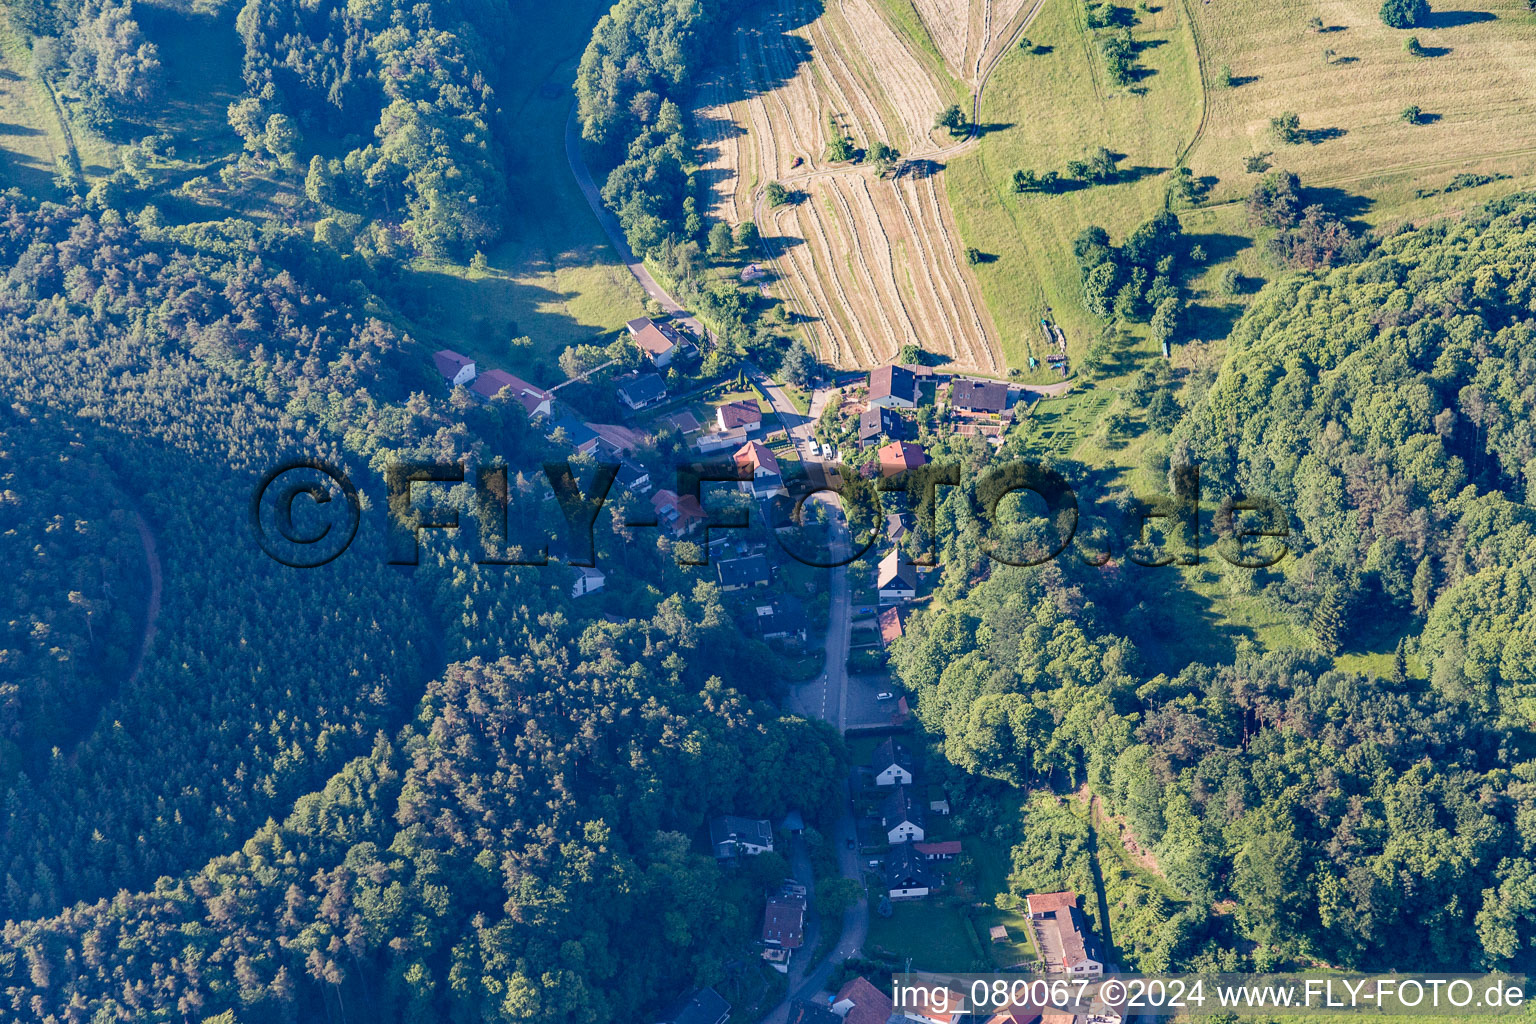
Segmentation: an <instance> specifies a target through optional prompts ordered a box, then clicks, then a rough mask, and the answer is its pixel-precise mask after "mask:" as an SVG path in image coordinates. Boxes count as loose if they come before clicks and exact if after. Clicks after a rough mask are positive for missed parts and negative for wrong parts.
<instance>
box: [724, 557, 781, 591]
mask: <svg viewBox="0 0 1536 1024" xmlns="http://www.w3.org/2000/svg"><path fill="white" fill-rule="evenodd" d="M715 573H716V575H717V576H718V578H719V580H720V589H721V590H724V591H726V592H730V591H733V590H745V589H747V588H748V587H766V586H767V585H768V584H769V583H772V582H773V572H772V570H770V569H769V567H768V559H767V558H765V557H763V556H762V555H748V556H747V557H745V558H729V559H726V560H725V561H723V562H716V563H715Z"/></svg>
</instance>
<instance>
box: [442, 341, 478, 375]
mask: <svg viewBox="0 0 1536 1024" xmlns="http://www.w3.org/2000/svg"><path fill="white" fill-rule="evenodd" d="M432 363H433V365H434V366H436V367H437V372H438V373H440V374H442V375H443V376H444V377H447V378H448V379H449V380H453V378H455V377H457V376H458V375H459V371H460V370H462V369H464V367H466V366H474V365H475V361H474V360H473V359H471V358H469V356H464V355H460V354H459V353H457V352H455V351H454V350H453V349H451V348H444V349H439V350H438V351H436V352H433V353H432Z"/></svg>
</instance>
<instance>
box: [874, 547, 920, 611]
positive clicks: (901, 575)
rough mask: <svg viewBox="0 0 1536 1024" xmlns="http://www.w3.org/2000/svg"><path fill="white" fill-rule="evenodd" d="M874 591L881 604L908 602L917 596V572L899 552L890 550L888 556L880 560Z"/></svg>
mask: <svg viewBox="0 0 1536 1024" xmlns="http://www.w3.org/2000/svg"><path fill="white" fill-rule="evenodd" d="M875 589H876V590H877V591H878V592H879V594H880V603H881V604H895V603H896V602H897V601H910V600H912V599H913V598H914V597H916V596H917V570H916V569H915V568H914V567H913V566H912V565H911V564H910V563H908V562H907V560H906V557H905V556H904V555H902V553H901V552H900V551H899V550H896V549H895V548H892V549H891V552H890V554H888V555H886V556H885V557H884V558H882V559H880V567H879V571H878V572H877V573H876V575H875Z"/></svg>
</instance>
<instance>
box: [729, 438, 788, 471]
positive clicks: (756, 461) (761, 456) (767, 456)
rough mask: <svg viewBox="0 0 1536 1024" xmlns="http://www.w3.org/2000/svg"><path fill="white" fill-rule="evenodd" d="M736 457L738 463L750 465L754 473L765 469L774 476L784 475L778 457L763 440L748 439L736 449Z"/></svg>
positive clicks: (739, 464)
mask: <svg viewBox="0 0 1536 1024" xmlns="http://www.w3.org/2000/svg"><path fill="white" fill-rule="evenodd" d="M734 458H735V459H736V465H738V466H750V467H751V468H752V471H753V472H754V473H755V472H756V471H757V470H759V469H763V470H766V471H768V472H769V473H772V474H773V475H774V476H783V475H784V474H783V473H782V472H780V470H779V460H778V458H777V457H776V456H775V455H774V454H773V452H771V451H769V450H768V446H767V445H765V444H763V443H762V442H761V441H748V442H747V443H746V444H744V445H742V446H741V447H740V448H738V449H736V454H735V456H734Z"/></svg>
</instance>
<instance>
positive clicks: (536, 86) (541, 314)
mask: <svg viewBox="0 0 1536 1024" xmlns="http://www.w3.org/2000/svg"><path fill="white" fill-rule="evenodd" d="M607 8H608V4H607V3H605V2H603V0H577V2H576V3H573V4H551V5H546V6H543V7H538V6H535V7H532V8H529V11H528V15H527V16H528V18H529V19H531V21H530V24H529V25H528V26H527V33H528V36H529V37H530V38H537V39H538V40H539V46H538V47H535V48H533V49H531V50H527V51H526V52H525V54H524V56H523V57H522V58H520V60H519V63H518V65H517V66H516V67H515V68H513V69H511V70H510V74H511V77H512V82H511V84H510V85H505V86H503V92H502V104H503V109H504V110H506V111H507V112H508V113H507V122H506V130H507V132H508V135H509V138H508V142H507V152H508V156H509V160H510V162H511V167H510V171H509V175H508V182H507V184H508V188H509V190H510V192H511V201H510V204H509V206H510V209H511V211H512V216H511V217H510V218H509V220H510V223H509V225H508V227H507V234H506V237H505V238H504V239H503V241H502V242H501V243H500V244H499V245H498V246H496V247H495V248H494V249H492V250H491V251H488V252H486V253H485V257H486V263H487V265H488V270H487V271H485V272H476V271H474V270H472V269H470V268H469V267H467V266H464V265H462V264H453V263H447V262H443V261H431V262H427V261H422V262H419V263H418V264H417V265H416V266H415V267H414V268H413V270H412V272H411V273H410V275H409V276H408V280H409V282H410V283H411V284H413V285H414V286H415V302H416V306H415V308H413V310H412V314H413V315H412V322H413V330H414V331H415V332H416V333H418V334H420V335H422V336H424V337H425V338H427V339H429V340H431V341H433V342H437V343H442V344H450V343H451V344H453V345H454V346H455V347H459V348H460V350H461V351H463V352H464V353H465V354H466V355H471V356H474V357H475V358H476V360H477V361H479V362H481V363H482V365H484V366H487V367H500V368H503V369H506V370H509V371H511V372H513V373H520V374H524V375H529V376H530V379H532V380H534V381H535V382H536V383H542V384H549V383H552V382H553V381H554V379H555V378H556V377H558V376H561V375H560V374H558V372H557V371H556V370H555V368H554V366H555V361H556V359H558V357H559V354H560V352H562V351H563V350H564V349H565V348H566V347H568V346H570V345H574V344H586V343H598V344H605V343H607V342H608V341H611V340H612V339H613V337H614V336H615V335H616V333H617V332H618V331H619V330H621V329H622V328H623V326H624V323H625V321H627V320H630V319H633V318H634V317H637V316H642V315H644V301H645V295H644V293H643V292H642V291H641V289H640V286H639V284H638V283H636V281H635V279H634V278H633V277H632V276H630V274H629V271H628V270H627V269H626V268H625V267H624V265H623V264H622V263H620V262H619V259H618V256H617V254H616V253H615V252H614V250H613V248H612V246H610V245H609V244H608V240H607V236H606V235H604V234H603V230H602V227H601V226H600V225H599V224H598V222H597V218H596V217H594V216H593V215H592V211H591V208H590V207H588V206H587V202H586V199H585V197H584V196H583V195H582V194H581V190H580V189H579V188H577V186H576V181H575V179H574V178H573V177H572V176H571V171H570V167H569V166H568V165H567V163H566V158H565V122H566V116H567V114H568V113H569V111H570V107H571V103H572V93H571V84H572V83H573V82H574V81H575V76H576V62H577V58H578V56H579V54H580V52H581V50H582V48H583V47H584V46H585V45H586V42H587V38H588V35H589V34H590V32H591V29H592V26H593V25H594V24H596V22H597V19H598V18H599V17H600V16H601V15H602V13H604V12H605V11H606V10H607ZM541 18H542V19H544V23H543V24H540V23H539V19H541ZM517 337H527V338H529V339H530V341H531V344H529V345H527V346H526V347H521V346H513V345H511V344H509V342H510V341H511V339H513V338H517Z"/></svg>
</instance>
